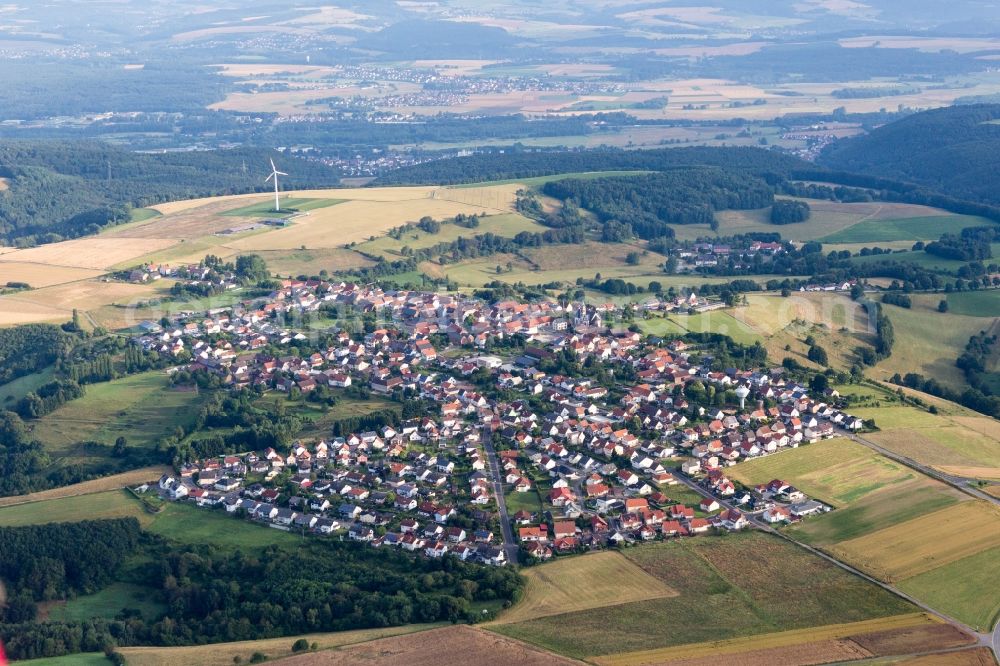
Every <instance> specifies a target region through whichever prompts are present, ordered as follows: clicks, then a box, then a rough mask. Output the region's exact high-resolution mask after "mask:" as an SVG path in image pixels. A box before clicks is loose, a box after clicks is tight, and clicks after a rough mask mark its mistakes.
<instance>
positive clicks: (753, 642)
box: [587, 613, 944, 666]
mask: <svg viewBox="0 0 1000 666" xmlns="http://www.w3.org/2000/svg"><path fill="white" fill-rule="evenodd" d="M941 624H944V620H941V619H939V618H937V617H935V616H933V615H930V614H928V613H910V614H907V615H894V616H890V617H883V618H877V619H874V620H862V621H861V622H849V623H846V624H831V625H826V626H818V627H810V628H808V629H792V630H790V631H780V632H776V633H772V634H758V635H756V636H748V637H741V638H729V639H726V640H721V641H712V642H710V643H690V644H687V645H678V646H675V647H668V648H660V649H656V650H641V651H638V652H626V653H620V654H613V655H599V656H593V657H588V658H587V661H591V662H594V663H596V664H601V665H602V666H642V665H645V664H654V663H662V662H668V661H675V660H680V659H692V658H697V657H709V656H716V655H724V654H739V653H741V652H747V651H749V650H760V649H766V648H775V647H787V646H793V645H800V644H804V643H811V642H815V641H824V640H830V639H836V638H850V637H851V636H856V635H858V634H867V633H872V632H876V631H887V630H891V629H906V628H910V627H922V626H936V625H941Z"/></svg>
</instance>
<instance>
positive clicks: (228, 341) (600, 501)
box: [134, 280, 865, 566]
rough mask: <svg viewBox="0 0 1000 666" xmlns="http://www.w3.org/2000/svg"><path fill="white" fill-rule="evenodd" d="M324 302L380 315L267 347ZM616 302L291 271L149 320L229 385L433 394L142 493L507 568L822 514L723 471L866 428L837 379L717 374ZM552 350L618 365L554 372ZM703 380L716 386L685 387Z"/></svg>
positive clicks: (154, 342) (204, 467) (158, 342)
mask: <svg viewBox="0 0 1000 666" xmlns="http://www.w3.org/2000/svg"><path fill="white" fill-rule="evenodd" d="M323 306H326V307H329V306H337V307H344V308H350V310H351V311H352V312H361V313H370V314H371V313H378V315H379V316H380V317H382V319H381V320H379V324H377V325H376V326H377V327H371V326H369V327H368V328H369V329H371V330H368V331H367V332H364V331H359V332H355V333H353V334H352V333H351V332H349V331H348V330H346V328H341V329H339V330H336V333H335V336H334V339H335V341H336V342H335V344H333V345H332V346H329V347H328V348H325V349H323V350H320V351H317V352H315V353H312V354H311V355H310V356H308V357H305V358H300V357H298V356H294V355H289V356H275V355H273V354H265V353H262V352H261V351H259V350H261V349H263V348H264V347H268V348H269V349H274V346H275V345H278V346H282V345H292V344H294V343H296V342H301V341H303V340H306V339H307V338H308V332H303V331H299V332H297V331H296V330H295V329H294V328H292V327H289V326H287V325H285V324H283V323H282V322H284V321H285V319H284V318H283V317H285V316H287V315H291V314H302V313H309V312H313V313H315V312H318V311H319V310H320V308H321V307H323ZM698 306H704V303H702V302H700V301H699V299H698V298H697V297H678V298H677V299H676V300H675V301H667V302H662V303H659V304H658V305H657V306H656V307H658V308H662V309H673V308H687V309H691V308H696V307H698ZM647 307H651V306H650V305H647ZM617 310H620V306H615V305H612V304H608V305H598V306H594V305H588V304H584V303H568V304H566V303H563V304H560V303H558V302H555V301H547V300H543V301H538V302H530V303H522V302H517V301H513V300H511V301H503V302H496V303H486V302H483V301H481V300H477V299H474V298H470V297H465V296H462V295H459V294H441V293H431V292H416V291H385V290H383V289H382V288H380V287H377V286H360V285H356V284H346V283H336V282H327V281H322V280H311V281H296V280H287V281H284V282H283V283H282V287H281V288H280V289H279V290H277V291H276V292H275V293H274V294H272V295H271V297H270V298H266V299H263V300H262V301H256V302H253V303H249V302H248V303H245V304H241V305H237V306H234V307H229V308H225V309H221V310H214V311H211V312H209V313H207V314H199V315H197V316H190V317H186V318H179V319H178V320H176V321H174V322H171V325H169V326H162V325H161V324H158V323H154V322H144V323H143V324H142V325H141V326H139V327H138V329H137V330H138V331H139V333H138V334H137V336H136V337H135V339H134V340H135V343H136V344H140V345H142V346H143V347H144V348H145V349H147V350H156V351H158V352H160V353H161V354H169V355H174V356H181V357H183V359H184V360H185V361H186V362H185V363H184V364H180V365H178V366H176V367H174V368H171V372H180V371H185V372H187V373H206V374H208V375H212V376H214V377H215V378H217V380H218V381H219V382H220V383H221V385H222V386H226V387H229V388H230V389H231V390H234V391H238V390H241V389H255V390H259V391H263V392H272V391H273V392H285V393H288V394H295V395H298V396H305V395H307V394H309V393H311V392H313V391H317V390H320V389H319V387H321V386H322V387H325V389H323V390H326V389H331V388H332V389H338V390H343V389H346V388H348V387H351V386H354V387H355V388H357V387H358V386H365V387H367V389H368V390H370V392H371V395H373V396H379V397H381V398H384V399H402V396H404V395H405V396H407V397H408V398H410V399H419V400H422V401H424V404H427V405H431V406H432V407H429V408H428V409H427V410H425V413H423V414H422V415H420V416H417V417H413V418H409V419H402V418H401V419H399V420H398V422H395V423H391V424H386V425H383V426H381V427H378V428H376V429H372V430H368V431H364V432H354V433H339V434H338V435H337V436H334V433H332V432H331V433H329V435H328V436H324V437H319V438H315V439H313V440H310V441H307V440H302V441H296V442H294V443H293V444H292V445H291V447H290V448H289V449H288V450H282V451H278V450H275V449H274V448H268V449H267V450H262V451H246V452H240V453H233V454H231V455H225V456H219V457H213V458H210V459H204V460H195V461H190V462H188V463H186V464H183V465H181V466H180V467H179V469H177V470H176V471H175V473H174V474H167V475H164V476H163V477H162V478H161V479H160V480H159V483H158V484H157V486H156V487H154V488H149V489H148V492H156V493H158V494H159V495H160V496H161V497H162V498H163V499H165V500H168V501H181V502H194V503H196V504H197V505H198V506H200V507H204V508H205V510H224V511H226V512H228V513H230V514H233V519H234V520H236V519H243V520H252V521H257V522H260V523H261V524H263V525H267V526H270V527H272V528H276V529H283V530H293V531H298V532H301V533H302V534H304V535H306V534H308V535H315V536H317V537H319V538H324V537H325V538H340V539H350V540H355V541H359V542H364V543H367V544H370V545H371V546H372V547H377V548H391V547H398V548H401V549H403V550H406V551H411V552H414V553H419V554H422V555H424V556H427V557H442V556H444V555H446V554H447V555H452V556H455V557H458V558H460V559H462V560H466V561H473V562H482V563H487V564H492V565H497V566H501V565H506V564H510V563H517V562H518V561H520V562H522V563H523V562H532V561H539V560H546V559H549V558H552V557H554V556H562V555H568V554H573V553H579V552H584V551H586V550H590V549H600V548H607V547H616V546H623V545H627V544H631V543H635V542H639V541H648V540H654V539H668V538H685V537H695V536H698V535H706V534H714V533H718V532H722V531H732V530H743V529H747V528H751V527H760V528H767V527H768V526H770V525H776V524H783V523H789V522H794V521H798V520H806V519H808V516H810V515H812V514H816V513H821V512H825V511H829V510H830V507H828V506H825V505H824V504H822V503H820V502H818V501H815V500H813V499H811V498H809V497H807V496H806V495H804V494H803V493H802V492H801V491H799V490H797V489H796V488H794V487H792V486H790V485H789V484H787V483H785V482H784V481H782V480H781V479H774V480H772V481H771V482H770V483H767V484H764V485H761V486H758V487H752V488H744V487H741V486H740V485H739V484H737V483H734V482H733V481H732V480H730V479H729V478H728V477H727V474H726V470H727V468H729V467H731V466H733V465H739V464H740V463H741V462H743V461H745V460H749V459H753V458H756V457H759V456H766V455H774V454H780V452H781V451H782V450H783V449H788V448H794V447H798V446H803V445H808V444H810V443H813V442H816V441H819V440H821V439H826V438H831V437H835V436H838V435H844V434H847V433H849V432H851V431H857V430H859V429H862V428H863V427H864V426H865V424H864V423H863V421H862V420H861V419H859V418H855V417H853V416H851V415H849V414H848V413H846V412H845V411H843V410H842V409H841V408H838V404H840V403H839V402H838V395H837V393H836V391H832V390H828V391H827V392H826V393H825V394H823V395H815V396H813V395H810V394H809V391H808V389H807V387H805V386H803V385H801V384H799V383H796V382H794V381H791V380H789V379H787V378H786V377H785V372H784V371H783V369H782V368H776V369H769V368H754V369H742V370H740V369H736V368H723V369H719V368H715V369H713V367H712V363H711V361H712V358H711V356H710V355H709V354H708V353H705V350H703V349H700V348H699V345H698V344H693V343H686V342H683V341H681V340H666V339H657V338H645V337H643V336H642V335H640V334H639V333H636V332H632V331H629V330H617V329H613V328H611V327H609V326H608V325H607V324H606V321H607V318H608V317H609V316H613V315H616V314H619V315H620V314H621V312H616V311H617ZM279 315H281V316H279ZM337 328H338V327H334V328H333V329H331V330H335V329H337ZM435 341H436V342H435ZM505 341H506V342H508V343H513V342H514V341H516V342H517V344H504V342H505ZM559 359H571V360H572V361H574V362H579V363H581V364H583V366H585V367H589V368H593V367H596V366H600V367H601V368H604V369H606V370H607V371H608V372H609V373H610V376H611V377H614V378H615V379H614V380H613V381H610V382H609V381H607V380H605V381H602V382H598V381H595V379H594V378H593V377H592V376H568V375H566V374H559V373H557V372H546V371H544V370H543V369H542V368H546V367H552V366H553V365H554V364H555V361H557V360H559ZM617 378H625V379H621V380H618V379H617ZM609 384H610V386H611V388H609ZM696 384H697V385H698V391H700V392H701V393H699V395H705V394H708V393H710V394H711V395H719V396H721V397H722V398H724V399H722V400H718V399H716V400H697V399H692V397H691V396H692V391H691V390H689V389H692V388H693V386H694V385H696Z"/></svg>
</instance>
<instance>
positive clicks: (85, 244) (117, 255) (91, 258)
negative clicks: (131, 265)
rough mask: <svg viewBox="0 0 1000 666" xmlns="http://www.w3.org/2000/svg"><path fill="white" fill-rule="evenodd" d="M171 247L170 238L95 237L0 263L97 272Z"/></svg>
mask: <svg viewBox="0 0 1000 666" xmlns="http://www.w3.org/2000/svg"><path fill="white" fill-rule="evenodd" d="M175 243H177V241H176V240H175V239H173V238H111V237H106V236H95V237H91V238H78V239H74V240H68V241H62V242H61V243H51V244H49V245H40V246H38V247H32V248H28V249H25V250H17V251H15V252H8V253H6V254H0V263H2V262H17V263H31V264H38V265H43V266H64V267H69V268H89V269H93V270H100V269H108V268H110V267H111V266H114V265H116V264H120V263H122V262H125V261H128V260H129V259H132V258H134V257H140V256H142V255H144V254H147V253H149V252H153V251H157V250H162V249H164V248H167V247H170V246H171V245H174V244H175Z"/></svg>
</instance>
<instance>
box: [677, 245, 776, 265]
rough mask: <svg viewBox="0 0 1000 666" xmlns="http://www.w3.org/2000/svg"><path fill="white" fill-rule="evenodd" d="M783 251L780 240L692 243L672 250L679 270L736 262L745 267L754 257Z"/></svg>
mask: <svg viewBox="0 0 1000 666" xmlns="http://www.w3.org/2000/svg"><path fill="white" fill-rule="evenodd" d="M784 253H785V245H784V244H783V243H780V242H763V241H753V242H751V243H750V244H748V245H745V246H741V247H733V246H731V245H723V244H718V243H703V242H699V243H692V244H691V245H689V246H684V247H681V248H679V249H677V250H675V251H673V254H674V256H676V257H677V259H678V260H679V263H678V268H679V269H680V270H682V271H683V270H691V269H698V268H714V267H716V266H720V265H722V264H726V265H728V264H729V263H730V262H736V264H735V266H736V267H746V266H749V265H750V262H751V261H752V260H753V259H754V257H756V256H758V255H760V256H763V257H773V256H775V255H780V254H784Z"/></svg>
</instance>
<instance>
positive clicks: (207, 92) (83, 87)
mask: <svg viewBox="0 0 1000 666" xmlns="http://www.w3.org/2000/svg"><path fill="white" fill-rule="evenodd" d="M226 90H227V84H226V80H225V79H224V78H223V77H221V76H218V75H217V74H215V73H214V72H212V71H211V70H210V69H208V68H206V67H204V66H201V65H200V64H195V63H190V64H189V63H184V62H177V61H176V60H173V61H164V60H161V61H159V62H157V61H148V62H146V63H145V65H144V66H143V67H142V68H139V69H136V68H133V69H126V68H125V67H123V66H122V64H121V62H120V61H118V60H117V59H108V60H106V61H101V60H100V59H95V60H92V61H87V62H84V61H79V60H74V59H61V58H60V59H56V58H53V59H51V60H43V59H31V60H16V59H10V60H5V61H4V85H3V86H2V87H0V106H2V107H3V109H4V116H5V118H16V119H19V120H31V119H35V118H49V117H52V116H79V115H82V114H97V113H104V112H107V111H125V112H128V111H149V112H160V113H170V112H183V111H197V110H201V109H204V108H205V107H206V106H208V105H209V104H212V103H213V102H218V101H220V100H221V99H223V98H224V97H225V95H226Z"/></svg>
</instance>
